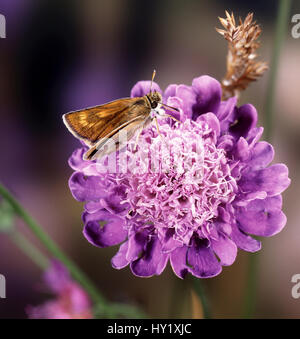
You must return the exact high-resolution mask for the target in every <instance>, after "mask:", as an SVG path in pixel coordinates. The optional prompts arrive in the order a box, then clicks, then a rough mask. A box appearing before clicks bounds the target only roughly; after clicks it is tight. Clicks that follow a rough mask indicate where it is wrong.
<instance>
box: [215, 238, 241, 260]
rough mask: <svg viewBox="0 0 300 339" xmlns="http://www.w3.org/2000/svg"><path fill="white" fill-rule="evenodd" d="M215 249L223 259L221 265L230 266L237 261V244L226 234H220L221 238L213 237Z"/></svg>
mask: <svg viewBox="0 0 300 339" xmlns="http://www.w3.org/2000/svg"><path fill="white" fill-rule="evenodd" d="M211 246H212V249H213V251H214V252H215V253H216V255H217V256H218V257H219V258H220V260H221V265H225V266H229V265H232V264H233V263H234V261H235V258H236V255H237V246H236V244H235V243H234V242H233V241H232V240H231V239H229V238H227V237H226V236H224V235H222V234H219V239H218V240H214V239H211Z"/></svg>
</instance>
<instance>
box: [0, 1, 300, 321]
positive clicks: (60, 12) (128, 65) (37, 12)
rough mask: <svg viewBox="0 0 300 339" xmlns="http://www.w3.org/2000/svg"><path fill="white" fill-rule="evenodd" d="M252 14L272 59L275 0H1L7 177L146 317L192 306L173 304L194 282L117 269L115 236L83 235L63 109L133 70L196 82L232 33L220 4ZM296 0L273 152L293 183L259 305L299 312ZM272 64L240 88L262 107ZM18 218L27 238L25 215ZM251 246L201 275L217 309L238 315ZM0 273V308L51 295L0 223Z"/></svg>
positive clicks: (283, 313)
mask: <svg viewBox="0 0 300 339" xmlns="http://www.w3.org/2000/svg"><path fill="white" fill-rule="evenodd" d="M226 9H227V10H229V11H233V12H234V14H235V15H236V16H242V17H245V15H246V14H247V13H248V12H254V17H255V19H256V20H257V22H258V23H259V24H260V25H261V26H262V29H263V34H262V36H261V39H260V40H261V42H262V47H261V49H260V50H259V52H260V55H261V59H262V60H265V61H268V62H270V58H271V50H272V46H273V40H274V27H275V19H276V11H277V1H274V0H268V1H260V0H251V1H237V0H236V1H234V0H222V1H217V0H214V1H200V0H185V1H179V0H164V1H159V0H152V1H141V0H126V1H125V0H122V1H121V0H112V1H105V0H102V1H99V0H85V1H75V0H73V1H67V0H59V1H58V0H42V1H36V0H23V1H19V0H0V13H1V14H3V15H5V17H6V39H0V112H1V123H0V126H1V132H0V145H1V152H2V154H1V165H0V180H1V182H2V183H3V184H5V185H6V187H8V188H9V190H10V191H11V192H13V193H14V194H15V196H16V197H17V198H18V199H19V200H20V201H21V202H22V204H23V205H24V206H25V207H26V208H27V209H28V211H29V212H30V213H31V214H32V215H33V216H34V217H35V218H36V219H37V220H38V222H39V223H40V224H42V225H43V226H44V228H45V229H46V230H47V232H48V233H49V234H50V235H51V236H52V237H53V238H54V239H55V240H56V241H57V242H58V243H59V245H60V246H61V247H62V248H63V249H64V250H65V251H66V252H67V253H68V254H69V255H70V256H71V257H72V258H73V259H74V260H75V261H76V262H77V263H78V265H79V266H80V267H81V268H83V270H84V271H85V272H86V273H87V274H88V275H89V276H90V277H91V279H92V280H93V281H94V282H95V283H96V285H97V286H99V288H100V289H101V291H102V292H103V293H104V294H105V296H106V297H107V298H109V299H110V300H112V301H118V302H128V303H132V304H135V305H138V306H140V307H141V308H143V309H144V310H145V312H146V313H147V314H149V315H150V317H157V318H160V317H161V318H169V317H176V318H180V317H190V316H191V315H190V312H189V310H188V307H185V306H182V307H178V305H177V307H176V305H175V306H174V303H173V300H174V296H175V297H176V299H179V300H182V305H185V304H186V303H188V300H189V298H190V291H189V290H188V289H187V288H186V285H184V283H182V282H181V281H179V279H178V278H176V277H175V275H174V274H173V273H172V271H171V269H170V268H168V269H167V270H165V272H164V273H163V274H162V275H161V276H159V277H153V278H150V279H141V278H137V277H135V276H133V275H132V273H131V272H130V270H129V269H128V268H126V269H123V270H121V271H117V270H114V269H113V268H112V267H111V264H110V258H111V257H112V256H113V255H114V253H115V252H116V251H117V247H114V248H107V249H98V248H96V247H93V246H92V245H90V244H89V243H88V242H87V241H86V240H85V238H84V237H83V236H82V226H83V225H82V221H81V213H82V208H83V205H82V204H81V203H79V202H77V201H75V200H74V199H73V197H72V196H71V193H70V191H69V188H68V179H69V176H70V175H71V173H72V170H71V169H70V168H69V166H68V163H67V160H68V157H69V156H70V155H71V153H72V151H73V150H74V149H75V148H76V147H78V145H79V143H78V141H77V140H76V139H75V138H74V137H73V136H72V135H71V134H70V133H69V132H68V131H67V130H66V128H65V126H64V125H63V122H62V119H61V116H62V114H63V113H66V112H68V111H72V110H76V109H80V108H84V107H87V106H93V105H98V104H101V103H104V102H107V101H110V100H113V99H116V98H121V97H126V96H129V94H130V90H131V88H132V87H133V85H134V84H135V83H136V82H137V81H138V80H146V79H149V78H150V77H151V75H152V70H153V69H154V68H155V69H156V70H157V78H156V81H157V82H158V83H159V85H160V86H161V88H162V89H164V88H166V86H167V85H168V84H170V83H185V84H191V82H192V79H193V78H195V77H197V76H200V75H203V74H208V75H211V76H213V77H215V78H217V79H219V80H221V79H222V77H223V75H224V74H225V66H226V54H227V44H226V42H225V40H224V39H223V38H222V37H221V36H220V35H219V34H217V32H216V31H215V27H216V26H218V27H220V24H219V23H218V20H217V17H218V16H224V11H225V10H226ZM296 13H300V2H299V1H293V8H292V12H291V15H290V17H289V22H288V23H287V25H288V32H287V37H286V39H285V42H284V47H283V49H282V53H281V59H280V69H279V77H278V82H277V87H276V105H275V107H276V112H274V114H275V120H274V130H273V140H272V143H273V144H275V150H276V158H275V161H276V162H283V163H286V164H287V165H288V167H289V169H290V178H291V179H292V184H291V186H290V187H289V188H288V190H287V191H286V192H285V193H284V212H285V213H286V214H287V217H288V223H287V225H286V227H285V228H284V230H283V231H282V232H281V233H280V234H278V235H276V236H274V237H272V238H269V239H264V240H263V248H262V250H261V251H260V253H259V258H260V259H259V276H258V305H257V310H256V314H255V315H256V316H257V317H262V318H271V317H278V318H286V317H294V318H298V317H300V299H298V300H297V299H293V298H292V296H291V288H292V286H293V284H292V283H291V277H292V275H294V274H296V273H300V224H299V219H300V209H299V203H300V201H299V192H300V180H299V179H300V153H299V148H298V147H300V133H299V129H300V109H299V107H300V96H299V88H300V65H299V60H300V39H293V38H292V36H291V28H292V26H293V25H294V24H292V23H291V17H292V15H293V14H296ZM268 75H269V74H268V72H266V74H265V75H264V76H263V78H262V79H261V80H260V81H258V82H256V83H253V84H252V85H251V86H250V87H249V88H248V90H247V91H246V92H244V93H243V94H242V96H241V99H240V102H239V104H243V103H246V102H250V103H252V104H253V105H255V106H256V108H257V110H258V112H259V118H260V122H261V124H262V122H263V119H264V105H265V94H266V85H267V80H268ZM17 227H18V228H19V229H21V230H22V231H24V233H25V234H26V235H28V236H29V237H30V238H31V239H33V238H32V237H31V234H30V233H28V232H27V230H26V229H25V228H24V226H23V224H22V223H21V222H18V224H17ZM250 256H251V254H249V253H244V252H242V251H239V254H238V257H237V260H236V262H235V263H234V264H233V265H232V266H231V267H225V268H224V269H223V273H222V274H221V275H219V276H218V277H216V278H213V279H209V280H206V281H205V282H204V283H205V287H206V288H207V291H208V293H209V298H210V300H211V304H212V309H213V316H214V317H216V318H231V317H240V315H241V312H242V308H243V305H242V303H243V295H244V292H245V286H246V270H247V264H248V261H249V257H250ZM0 273H1V274H3V275H5V277H6V281H7V298H6V299H0V318H25V317H26V314H25V308H26V306H27V305H29V304H30V305H37V304H39V303H41V302H43V301H44V300H46V299H47V298H48V296H47V295H45V294H44V293H41V292H40V288H39V284H40V282H41V276H42V271H41V270H40V269H39V268H38V267H37V266H35V265H34V264H33V263H32V262H31V261H30V260H29V259H28V258H27V257H26V256H25V255H24V254H23V253H22V252H21V251H20V250H19V249H18V248H16V247H15V245H14V244H13V243H11V242H10V240H9V238H8V237H6V236H5V235H2V234H0Z"/></svg>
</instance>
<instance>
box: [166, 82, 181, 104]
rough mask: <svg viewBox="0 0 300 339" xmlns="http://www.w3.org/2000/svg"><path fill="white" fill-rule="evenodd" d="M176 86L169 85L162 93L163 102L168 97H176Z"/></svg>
mask: <svg viewBox="0 0 300 339" xmlns="http://www.w3.org/2000/svg"><path fill="white" fill-rule="evenodd" d="M177 86H178V85H176V84H171V85H169V86H168V87H167V88H166V90H165V93H164V101H167V100H168V98H169V97H175V96H176V89H177Z"/></svg>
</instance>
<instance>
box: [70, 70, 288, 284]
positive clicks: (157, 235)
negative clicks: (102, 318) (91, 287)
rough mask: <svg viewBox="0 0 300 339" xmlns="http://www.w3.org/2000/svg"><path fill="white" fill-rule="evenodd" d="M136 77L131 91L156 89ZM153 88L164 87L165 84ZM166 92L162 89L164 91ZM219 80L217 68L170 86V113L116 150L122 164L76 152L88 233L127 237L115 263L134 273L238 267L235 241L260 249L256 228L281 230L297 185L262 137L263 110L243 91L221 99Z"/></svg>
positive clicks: (261, 232) (104, 242) (75, 182)
mask: <svg viewBox="0 0 300 339" xmlns="http://www.w3.org/2000/svg"><path fill="white" fill-rule="evenodd" d="M149 87H150V82H149V81H141V82H138V83H137V84H136V85H135V86H134V87H133V89H132V91H131V96H132V97H137V96H143V95H145V94H147V93H148V92H149ZM152 88H153V89H154V90H157V91H159V92H161V90H160V88H159V86H158V85H157V84H153V87H152ZM161 93H162V92H161ZM221 95H222V93H221V86H220V83H219V82H218V81H217V80H215V79H214V78H211V77H209V76H201V77H198V78H196V79H194V80H193V82H192V85H191V86H186V85H170V86H168V88H167V89H166V90H165V92H164V93H163V102H164V103H166V104H167V105H171V106H173V107H176V108H178V109H179V112H176V114H174V112H172V111H167V113H168V114H172V115H173V116H174V117H175V118H176V119H178V120H180V122H181V123H178V122H174V121H173V120H171V119H170V118H162V119H159V133H158V131H157V128H156V126H155V124H151V125H150V126H149V127H147V128H146V129H144V131H143V133H142V134H141V136H140V138H139V142H138V147H137V148H136V147H135V143H136V140H135V139H134V138H133V139H131V140H130V141H129V142H128V145H127V147H126V148H125V150H123V151H120V152H119V153H117V154H116V155H115V158H116V159H117V160H118V165H117V166H116V168H115V169H116V170H115V171H105V164H106V165H107V164H108V163H109V162H110V158H111V157H110V156H108V157H107V158H106V160H105V161H103V162H102V163H101V164H99V162H97V163H96V162H91V161H84V160H82V156H83V154H84V152H85V151H86V150H87V148H86V147H82V148H79V149H77V150H76V151H75V152H74V153H73V155H72V156H71V158H70V160H69V164H70V166H71V167H72V168H73V169H74V170H75V172H74V173H73V175H72V176H71V178H70V181H69V186H70V189H71V192H72V194H73V196H74V197H75V199H77V200H78V201H84V202H86V204H85V210H84V213H83V222H84V231H83V233H84V236H85V237H86V238H87V240H88V241H89V242H90V243H92V244H93V245H95V246H98V247H107V246H113V245H118V244H120V247H119V250H118V252H117V253H116V255H115V256H114V257H113V258H112V266H113V267H114V268H117V269H121V268H123V267H126V266H127V265H129V266H130V269H131V271H132V272H133V274H135V275H136V276H140V277H150V276H153V275H159V274H161V273H162V272H163V270H164V269H165V267H166V265H167V263H168V262H170V264H171V266H172V269H173V271H174V273H175V274H176V275H177V276H178V277H180V278H184V276H185V275H186V274H187V273H191V274H192V275H194V276H196V277H199V278H208V277H214V276H216V275H218V274H219V273H220V272H221V270H222V266H224V265H225V266H226V265H231V264H232V263H233V262H234V261H235V258H236V255H237V249H238V248H240V249H242V250H245V251H248V252H256V251H258V250H260V248H261V242H260V241H259V240H257V239H256V238H254V237H252V236H250V235H254V236H265V237H268V236H272V235H274V234H276V233H278V232H280V231H281V230H282V228H283V227H284V226H285V224H286V216H285V215H284V213H283V212H282V210H281V208H282V197H281V193H282V192H283V191H284V190H285V189H286V188H287V187H288V186H289V184H290V179H289V178H288V169H287V167H286V166H285V165H284V164H274V165H271V166H269V164H270V162H271V161H272V159H273V156H274V150H273V147H272V145H270V144H269V143H267V142H265V141H259V139H260V137H261V135H262V133H263V128H262V127H257V126H256V124H257V112H256V109H255V108H254V107H253V106H252V105H250V104H246V105H243V106H240V107H237V106H236V101H237V99H236V97H232V98H229V99H228V100H226V101H222V100H221Z"/></svg>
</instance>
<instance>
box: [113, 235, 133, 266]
mask: <svg viewBox="0 0 300 339" xmlns="http://www.w3.org/2000/svg"><path fill="white" fill-rule="evenodd" d="M127 251H128V241H126V242H124V243H123V244H122V245H121V246H120V248H119V251H118V252H117V254H116V255H115V256H114V257H113V258H112V259H111V264H112V267H114V268H116V269H118V270H119V269H121V268H124V267H126V266H127V265H128V264H129V261H128V260H127V259H126V253H127Z"/></svg>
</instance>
